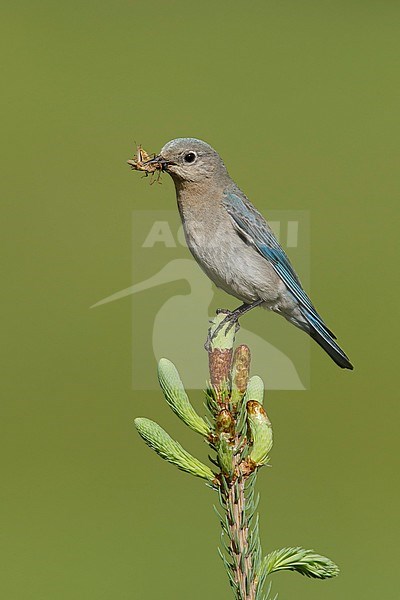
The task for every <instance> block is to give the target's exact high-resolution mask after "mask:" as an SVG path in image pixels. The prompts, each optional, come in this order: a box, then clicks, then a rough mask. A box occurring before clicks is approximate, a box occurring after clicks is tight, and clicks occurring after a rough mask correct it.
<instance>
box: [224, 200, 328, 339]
mask: <svg viewBox="0 0 400 600" xmlns="http://www.w3.org/2000/svg"><path fill="white" fill-rule="evenodd" d="M222 202H223V205H224V206H225V208H226V210H227V211H228V213H229V215H230V216H231V218H232V220H233V224H234V226H235V228H236V229H237V230H238V231H239V232H240V233H241V235H244V236H245V238H246V239H247V240H248V241H249V242H250V244H252V245H253V246H254V247H255V248H256V250H257V251H258V252H259V253H260V254H261V256H263V257H264V258H265V259H266V260H267V261H268V262H269V263H270V264H271V266H272V267H273V268H274V270H275V272H276V273H277V274H278V275H279V277H280V278H281V279H282V281H283V282H284V283H285V285H286V286H287V288H288V289H289V291H290V292H291V293H292V294H293V296H294V297H295V298H296V300H297V301H298V303H299V304H300V307H301V308H303V309H305V310H306V311H307V313H309V315H310V316H311V317H313V318H314V319H315V321H316V322H317V323H319V324H321V325H322V326H323V327H324V328H325V329H326V330H327V331H328V332H329V333H330V335H332V337H334V335H333V333H332V332H331V331H330V330H329V329H328V328H327V327H326V325H325V323H324V322H323V320H322V319H321V317H320V316H319V314H318V313H317V311H316V309H315V307H314V306H313V304H312V302H311V300H310V298H309V297H308V296H307V294H306V293H305V291H304V290H303V288H302V286H301V283H300V280H299V278H298V277H297V275H296V273H295V271H294V269H293V267H292V265H291V264H290V261H289V258H288V257H287V255H286V254H285V252H284V250H283V249H282V248H281V246H280V245H279V242H278V240H277V239H276V237H275V235H274V233H273V231H272V229H271V228H270V226H269V225H268V223H267V222H266V220H265V219H264V217H263V216H262V215H261V214H260V213H259V212H258V211H257V210H256V209H255V208H254V206H253V205H252V204H250V202H249V201H248V200H247V198H241V197H240V196H238V195H237V194H235V193H233V192H230V193H226V194H225V195H224V198H223V201H222ZM335 339H336V338H335Z"/></svg>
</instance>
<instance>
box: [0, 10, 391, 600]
mask: <svg viewBox="0 0 400 600" xmlns="http://www.w3.org/2000/svg"><path fill="white" fill-rule="evenodd" d="M399 18H400V7H399V4H398V3H397V2H392V1H389V0H384V1H380V2H378V1H375V2H363V1H354V0H353V1H351V0H346V1H343V2H342V1H322V2H321V1H311V0H303V1H302V2H298V1H295V0H292V1H284V0H282V1H280V2H278V1H275V2H272V1H268V2H265V1H264V2H262V1H254V2H251V3H247V4H245V3H239V2H227V1H225V0H224V1H222V2H209V1H202V2H198V3H194V2H182V1H174V0H170V1H169V2H162V3H161V2H160V3H159V2H156V3H150V2H149V3H145V2H135V1H132V0H129V1H128V0H124V1H122V0H117V1H115V2H104V1H97V2H93V1H89V2H77V1H76V0H74V1H71V2H68V3H54V2H50V1H48V0H47V1H42V2H39V3H36V2H26V1H25V0H24V1H18V0H16V1H15V2H12V3H8V5H6V6H4V7H3V8H2V19H1V21H2V29H3V32H2V34H1V38H0V39H1V45H2V58H3V69H2V98H1V102H2V104H3V108H2V119H4V123H3V127H2V130H3V132H4V133H3V144H2V154H3V155H2V157H1V165H2V177H1V184H2V188H3V190H2V199H1V205H2V212H3V213H4V216H3V217H2V226H3V232H2V235H1V240H2V243H3V244H4V249H3V252H2V256H3V269H2V271H3V273H2V298H3V309H2V317H3V321H4V322H3V326H2V329H3V332H4V333H3V350H4V356H3V358H2V361H1V364H2V367H3V369H4V377H3V378H2V387H3V388H4V389H3V392H2V402H1V412H2V416H1V421H2V430H3V433H2V435H1V444H2V453H1V454H2V459H3V466H2V493H1V503H2V510H1V519H2V521H3V522H2V524H1V531H2V544H1V546H2V553H3V556H2V558H1V565H2V571H3V575H2V577H1V583H0V587H1V596H2V598H7V600H20V599H35V600H36V599H41V600H42V599H43V600H44V599H46V600H47V599H52V600H53V599H55V598H57V599H71V600H72V599H74V600H75V599H79V600H80V599H82V600H99V599H107V600H111V599H112V600H116V599H118V600H125V599H126V600H128V599H131V598H143V597H145V598H148V599H152V598H160V597H163V598H193V599H203V598H222V597H224V598H225V597H229V595H230V591H229V588H228V584H227V581H226V577H225V573H224V569H223V566H222V563H220V561H219V559H218V556H217V552H216V546H217V543H218V538H219V531H218V522H217V519H216V517H215V514H214V513H213V510H212V504H213V502H215V497H213V494H212V492H211V490H209V489H207V488H206V487H205V486H204V484H203V483H202V482H201V481H199V480H195V479H193V478H190V477H189V476H187V475H184V474H182V473H180V472H178V471H176V470H175V469H174V468H173V467H171V466H170V465H167V464H165V463H163V462H162V461H161V460H160V459H159V458H158V457H156V456H155V455H153V454H151V453H150V451H149V450H148V449H147V447H145V445H144V444H143V443H142V441H141V440H140V439H139V437H138V435H137V434H136V433H135V431H134V428H133V425H132V421H133V418H134V417H135V416H138V415H141V416H142V415H146V416H148V417H150V418H154V419H156V420H157V421H159V422H160V423H162V424H163V426H165V427H166V428H167V429H168V430H169V431H170V432H172V433H173V434H176V436H177V438H178V439H179V440H180V441H181V442H182V443H183V444H184V445H185V446H186V447H187V448H188V449H189V450H191V451H192V452H194V453H195V454H196V455H198V456H199V457H202V458H203V459H206V448H205V447H204V444H203V443H202V442H201V440H200V439H197V438H196V437H195V434H191V433H190V432H188V431H186V430H185V428H184V426H183V425H182V424H181V423H180V422H178V420H177V419H176V418H175V417H174V415H172V414H170V412H169V410H168V407H166V406H165V405H164V404H163V403H162V400H161V396H160V393H158V392H154V393H151V392H147V393H144V392H143V393H142V392H140V393H135V392H133V391H132V385H131V357H132V339H131V302H130V300H129V298H128V299H125V300H124V301H120V302H116V303H113V304H110V305H109V306H108V307H107V309H104V310H93V311H90V310H89V306H90V305H91V304H93V303H94V302H96V301H97V300H99V299H100V298H102V297H104V296H106V295H108V294H109V293H112V292H113V291H115V290H119V289H122V288H124V287H127V286H128V285H130V284H131V214H132V210H133V209H138V208H143V209H145V208H146V209H152V210H153V209H157V208H159V209H160V210H161V209H165V208H171V207H172V206H174V192H173V186H172V183H171V182H170V181H169V180H167V178H164V183H163V185H162V186H157V185H154V186H152V187H149V186H148V185H147V181H143V180H141V179H140V177H138V176H136V175H135V174H132V173H130V172H129V170H128V169H127V167H126V165H125V164H124V163H125V160H126V159H127V158H129V157H131V156H132V154H133V149H134V140H136V141H139V142H141V143H142V144H143V145H144V147H145V148H146V149H147V150H148V151H157V150H159V149H160V148H161V146H162V145H163V144H164V143H165V142H166V141H167V140H169V139H171V138H174V137H178V136H197V137H201V138H203V139H206V140H207V141H209V142H210V143H211V144H212V145H213V146H215V147H216V148H217V149H218V151H219V152H220V153H221V154H222V156H223V157H224V159H225V162H226V164H227V166H228V167H229V170H230V172H231V173H232V174H233V175H234V177H235V179H236V180H237V182H238V183H239V185H241V187H243V188H244V189H245V190H246V192H247V194H248V195H249V196H250V197H251V198H252V199H253V200H254V202H255V203H256V204H257V202H259V203H261V202H263V203H269V204H270V205H271V207H272V208H274V209H277V208H279V209H282V210H286V209H293V210H309V211H310V216H311V288H312V289H311V291H312V297H313V300H314V301H315V303H316V305H317V306H318V307H321V311H322V312H323V314H324V315H325V316H326V318H327V320H328V321H329V324H331V326H332V327H333V328H334V329H335V331H336V332H337V334H338V335H339V338H340V341H341V343H342V344H343V346H344V348H345V349H346V351H347V352H348V354H349V356H350V357H351V358H352V360H353V361H354V364H355V367H356V369H355V371H354V372H353V373H350V372H343V371H341V370H339V369H338V368H336V367H335V365H334V364H333V363H331V361H330V360H329V359H328V358H327V357H326V356H325V354H324V353H323V352H322V351H321V350H320V349H319V348H318V347H317V346H316V345H313V347H312V349H311V380H312V388H311V391H306V392H296V393H295V392H291V393H287V392H271V393H269V394H268V397H267V399H266V403H267V407H268V412H269V414H270V417H271V419H272V422H273V424H274V428H275V447H274V450H273V457H272V458H273V460H272V464H273V468H272V469H269V470H266V471H264V472H262V474H261V476H260V478H259V489H260V491H261V504H260V512H261V528H262V529H261V532H262V540H263V546H264V549H265V550H268V549H272V548H274V547H280V546H284V545H297V544H301V545H303V546H305V547H311V548H315V549H316V550H317V551H319V552H321V553H323V554H327V555H328V556H330V557H331V558H332V559H334V560H335V561H336V562H337V563H338V564H339V565H340V567H341V569H342V573H341V575H340V577H339V578H337V579H336V580H333V581H326V582H320V581H311V580H308V579H305V578H302V577H300V576H299V575H297V574H295V573H280V574H277V575H275V576H274V578H273V588H274V591H275V592H276V591H279V594H280V598H282V599H286V598H287V599H289V598H308V599H309V600H311V599H315V600H317V599H318V600H320V599H321V598H324V600H330V599H334V598H335V599H336V598H363V599H365V600H367V599H368V600H369V599H371V600H372V599H376V598H380V597H384V598H386V599H388V600H389V599H391V598H393V599H394V598H397V597H398V581H397V571H396V568H397V561H398V556H396V554H397V552H396V551H397V548H398V542H397V537H398V534H397V533H396V523H395V519H396V518H397V514H398V496H397V492H398V485H397V482H396V478H397V476H398V462H397V452H398V443H397V437H398V418H399V415H398V402H397V400H398V395H399V394H398V385H397V369H398V365H397V354H396V342H397V339H398V291H399V287H398V282H397V283H396V282H395V281H394V273H396V274H397V271H398V263H397V260H396V259H397V257H396V251H395V242H397V237H398V219H399V208H398V187H399V183H400V177H399V171H398V149H399V135H398V134H399V130H398V123H399V120H398V119H399V106H398V102H399V95H398V92H399V68H398V56H399V50H400V42H399V39H400V36H399ZM4 59H5V64H4ZM4 67H5V68H4ZM265 196H267V197H268V198H267V200H265ZM257 199H259V200H257ZM151 310H152V306H151V301H149V314H150V311H151ZM267 317H268V318H270V317H269V316H268V315H267V316H264V318H267ZM145 318H146V315H143V319H145ZM249 318H250V317H249ZM262 318H263V314H262V313H260V319H262ZM260 322H261V321H260ZM285 327H287V325H286V324H285V323H283V322H282V330H283V329H284V328H285ZM202 342H203V340H200V339H199V340H195V343H196V344H201V343H202ZM140 344H141V340H140V339H135V340H133V345H134V349H135V351H136V352H140ZM183 375H184V374H183ZM154 376H155V374H154ZM205 377H206V373H205ZM194 402H195V403H196V404H197V406H199V407H200V406H201V395H200V394H199V393H197V394H194Z"/></svg>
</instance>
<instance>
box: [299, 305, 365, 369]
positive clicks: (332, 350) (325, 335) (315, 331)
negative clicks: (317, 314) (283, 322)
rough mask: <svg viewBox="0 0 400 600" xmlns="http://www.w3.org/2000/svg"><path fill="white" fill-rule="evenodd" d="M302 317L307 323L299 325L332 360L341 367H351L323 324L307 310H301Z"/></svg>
mask: <svg viewBox="0 0 400 600" xmlns="http://www.w3.org/2000/svg"><path fill="white" fill-rule="evenodd" d="M301 312H302V315H303V317H304V318H305V320H306V321H307V324H305V323H304V324H302V325H300V327H301V328H302V329H304V330H305V331H307V333H308V334H309V335H310V336H311V337H312V339H313V340H315V341H316V342H317V344H319V345H320V346H321V348H323V349H324V350H325V352H326V353H327V354H329V356H330V357H331V359H332V360H333V361H335V363H336V364H337V365H339V367H341V368H342V369H351V370H352V369H353V365H352V364H351V362H350V360H349V358H348V357H347V356H346V354H345V353H344V352H343V350H342V349H341V348H340V347H339V346H338V345H337V343H336V342H335V340H334V336H333V334H332V332H331V331H329V329H328V328H327V327H325V325H324V324H323V323H322V322H321V321H318V320H317V319H315V318H314V317H313V315H311V314H310V313H309V312H308V310H306V309H302V310H301Z"/></svg>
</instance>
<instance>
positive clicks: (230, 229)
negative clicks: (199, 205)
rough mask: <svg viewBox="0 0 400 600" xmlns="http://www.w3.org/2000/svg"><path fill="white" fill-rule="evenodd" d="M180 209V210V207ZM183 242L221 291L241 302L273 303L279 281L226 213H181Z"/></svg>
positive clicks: (278, 287) (185, 210)
mask: <svg viewBox="0 0 400 600" xmlns="http://www.w3.org/2000/svg"><path fill="white" fill-rule="evenodd" d="M180 208H181V207H180ZM180 212H181V216H182V222H183V228H184V232H185V237H186V242H187V245H188V247H189V250H190V251H191V253H192V254H193V256H194V258H195V259H196V261H197V262H198V264H199V265H200V267H201V268H202V269H203V271H204V272H205V273H206V274H207V275H208V277H209V278H210V279H211V280H212V281H213V282H214V283H215V284H216V285H217V286H218V287H220V288H222V289H223V290H225V291H226V292H227V293H228V294H231V295H233V296H235V297H236V298H238V299H239V300H241V301H242V302H248V303H251V302H254V301H255V300H258V299H260V298H261V299H264V300H265V301H266V303H267V304H268V303H274V302H276V300H277V298H278V297H279V295H280V291H281V281H280V279H279V278H278V276H277V275H276V273H275V271H274V270H273V269H272V267H271V265H270V264H269V263H268V262H267V261H266V260H265V259H264V258H263V257H262V256H260V255H259V253H258V252H257V251H256V250H255V249H254V248H253V247H252V246H251V245H249V244H248V243H247V242H246V241H245V240H244V239H243V238H241V237H240V236H239V234H238V232H237V231H236V230H235V229H234V226H233V223H232V221H231V218H230V216H229V215H228V213H227V212H226V211H222V210H221V209H218V207H213V208H212V209H211V208H210V210H208V211H204V210H203V211H201V210H198V209H197V210H195V211H193V212H192V213H190V211H188V209H187V208H186V207H184V208H183V210H182V208H181V210H180Z"/></svg>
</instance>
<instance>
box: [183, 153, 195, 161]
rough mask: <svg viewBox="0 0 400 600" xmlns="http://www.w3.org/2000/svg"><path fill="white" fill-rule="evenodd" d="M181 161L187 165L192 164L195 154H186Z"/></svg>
mask: <svg viewBox="0 0 400 600" xmlns="http://www.w3.org/2000/svg"><path fill="white" fill-rule="evenodd" d="M183 160H184V161H185V162H187V163H192V162H194V161H195V160H196V154H195V153H194V152H187V153H186V154H185V156H184V157H183Z"/></svg>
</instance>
